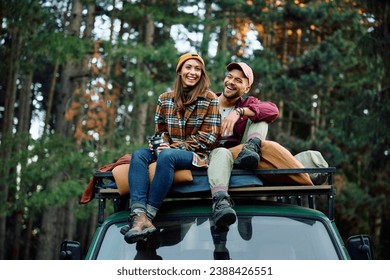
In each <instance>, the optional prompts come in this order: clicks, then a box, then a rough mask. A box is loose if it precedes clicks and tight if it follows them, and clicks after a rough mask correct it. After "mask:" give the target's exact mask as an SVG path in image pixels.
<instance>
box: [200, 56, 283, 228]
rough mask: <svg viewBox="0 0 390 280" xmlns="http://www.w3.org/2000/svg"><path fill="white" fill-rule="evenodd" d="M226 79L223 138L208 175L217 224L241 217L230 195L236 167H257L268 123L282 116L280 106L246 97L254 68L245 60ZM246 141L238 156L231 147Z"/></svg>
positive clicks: (222, 99) (222, 95)
mask: <svg viewBox="0 0 390 280" xmlns="http://www.w3.org/2000/svg"><path fill="white" fill-rule="evenodd" d="M226 69H227V70H228V71H229V72H228V74H227V75H226V77H225V79H224V90H223V92H222V93H217V95H218V99H219V104H220V113H221V121H222V123H221V137H220V139H219V140H218V144H217V148H215V149H213V150H212V152H211V154H210V162H209V167H208V171H207V173H208V178H209V183H210V188H211V194H212V200H213V206H212V209H213V217H212V220H213V221H214V223H215V225H216V226H220V227H224V226H229V225H231V224H233V223H234V222H235V221H236V219H237V217H236V212H235V211H234V209H233V208H232V201H231V199H230V196H229V194H228V188H229V181H230V175H231V170H232V168H233V166H235V167H237V168H243V169H255V168H257V166H258V164H259V161H260V155H261V153H260V146H261V140H262V139H263V140H264V139H265V137H266V135H267V132H268V124H269V123H272V122H273V121H275V119H276V118H277V117H278V116H279V110H278V107H277V106H276V105H275V104H274V103H272V102H263V101H261V100H259V99H257V98H255V97H253V96H248V97H246V98H243V95H245V94H247V93H248V92H249V91H250V89H251V86H252V84H253V79H254V77H253V71H252V69H251V68H250V67H249V66H248V65H247V64H246V63H244V62H232V63H230V64H229V65H228V66H227V67H226ZM241 143H245V144H244V146H243V148H242V151H241V152H240V153H239V155H238V157H237V159H236V160H235V161H233V156H232V154H231V152H230V151H229V150H228V148H231V147H234V146H237V145H239V144H241Z"/></svg>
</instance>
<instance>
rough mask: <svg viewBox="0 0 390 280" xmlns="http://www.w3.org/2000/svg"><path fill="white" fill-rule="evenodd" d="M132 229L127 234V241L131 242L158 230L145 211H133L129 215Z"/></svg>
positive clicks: (142, 238) (144, 237)
mask: <svg viewBox="0 0 390 280" xmlns="http://www.w3.org/2000/svg"><path fill="white" fill-rule="evenodd" d="M129 221H130V223H131V225H130V226H131V228H130V230H129V231H128V232H127V233H126V234H125V241H126V242H127V243H129V244H132V243H136V242H138V241H140V240H144V239H146V238H147V237H148V235H150V234H151V233H153V232H154V231H156V228H155V227H154V225H153V224H152V222H151V221H150V220H149V218H148V217H147V216H146V213H145V212H142V211H140V212H136V213H135V212H132V213H131V214H130V216H129Z"/></svg>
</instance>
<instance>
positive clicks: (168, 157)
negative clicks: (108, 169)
mask: <svg viewBox="0 0 390 280" xmlns="http://www.w3.org/2000/svg"><path fill="white" fill-rule="evenodd" d="M192 159H193V153H192V152H190V151H186V150H178V149H172V148H168V149H164V150H162V151H161V152H160V153H159V155H158V157H157V162H156V172H155V173H154V178H153V180H152V182H151V183H150V182H149V171H148V167H149V164H150V163H152V162H153V161H154V160H156V156H155V155H154V154H153V153H152V152H151V151H150V149H149V148H142V149H139V150H136V151H135V152H134V153H133V154H132V156H131V162H130V168H129V179H128V180H129V186H130V196H131V197H130V202H131V209H132V210H134V209H136V208H142V209H144V210H146V209H147V208H148V212H150V211H149V208H150V206H152V209H154V211H152V212H157V210H158V209H159V208H160V206H161V204H162V202H163V201H164V199H165V197H166V195H167V194H168V192H169V190H170V188H171V186H172V183H173V176H174V172H175V169H190V168H191V167H192ZM149 185H150V188H149ZM147 206H149V207H147ZM145 212H146V211H145ZM149 214H151V215H152V216H154V215H155V213H149Z"/></svg>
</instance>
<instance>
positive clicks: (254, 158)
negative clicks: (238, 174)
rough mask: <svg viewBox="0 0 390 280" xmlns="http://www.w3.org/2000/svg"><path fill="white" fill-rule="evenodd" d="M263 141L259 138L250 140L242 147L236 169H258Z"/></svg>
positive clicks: (236, 161) (235, 165) (235, 164)
mask: <svg viewBox="0 0 390 280" xmlns="http://www.w3.org/2000/svg"><path fill="white" fill-rule="evenodd" d="M260 147H261V140H260V139H259V138H257V137H254V138H252V139H249V140H248V141H247V142H246V143H245V144H244V146H243V147H242V150H241V152H240V153H239V154H238V156H237V158H236V160H235V161H234V167H236V168H241V169H256V168H257V167H258V165H259V162H260V155H261V150H260Z"/></svg>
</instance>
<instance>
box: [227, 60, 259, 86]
mask: <svg viewBox="0 0 390 280" xmlns="http://www.w3.org/2000/svg"><path fill="white" fill-rule="evenodd" d="M226 69H227V70H228V71H230V70H232V69H239V70H241V71H242V72H243V73H244V75H245V77H246V78H247V79H248V81H249V86H251V85H252V84H253V71H252V68H250V67H249V66H248V64H246V63H245V62H232V63H230V64H229V65H228V66H227V67H226Z"/></svg>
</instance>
